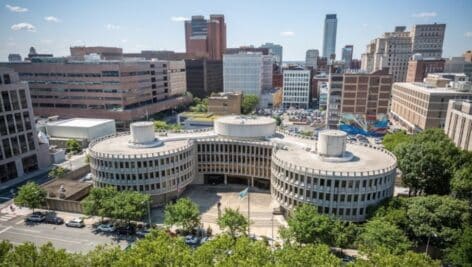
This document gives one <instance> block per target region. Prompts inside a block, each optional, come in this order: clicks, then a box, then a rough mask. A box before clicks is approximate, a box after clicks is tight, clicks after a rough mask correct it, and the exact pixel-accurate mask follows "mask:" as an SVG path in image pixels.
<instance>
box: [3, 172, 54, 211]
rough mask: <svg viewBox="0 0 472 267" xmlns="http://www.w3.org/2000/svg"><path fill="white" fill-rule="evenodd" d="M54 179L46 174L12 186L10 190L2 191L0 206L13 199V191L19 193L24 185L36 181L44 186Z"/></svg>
mask: <svg viewBox="0 0 472 267" xmlns="http://www.w3.org/2000/svg"><path fill="white" fill-rule="evenodd" d="M51 179H52V178H51V177H49V175H48V173H47V172H45V173H43V174H39V175H36V176H34V177H32V178H31V179H28V180H25V181H23V182H20V183H17V184H15V185H12V186H10V187H8V188H5V189H3V190H0V204H2V203H5V202H6V201H8V200H10V199H12V197H13V196H12V190H13V192H15V193H16V192H17V191H18V188H19V187H20V186H22V185H24V184H26V183H27V182H30V181H34V182H36V183H38V184H43V183H45V182H47V181H49V180H51Z"/></svg>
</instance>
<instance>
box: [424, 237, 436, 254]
mask: <svg viewBox="0 0 472 267" xmlns="http://www.w3.org/2000/svg"><path fill="white" fill-rule="evenodd" d="M431 235H432V236H434V237H438V235H436V233H435V232H431V234H430V235H428V241H427V242H426V251H425V253H426V255H429V254H428V248H429V240H430V239H431Z"/></svg>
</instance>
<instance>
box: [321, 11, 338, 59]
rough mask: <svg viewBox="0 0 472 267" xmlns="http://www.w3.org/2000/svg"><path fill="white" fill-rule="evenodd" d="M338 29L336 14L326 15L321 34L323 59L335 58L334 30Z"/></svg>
mask: <svg viewBox="0 0 472 267" xmlns="http://www.w3.org/2000/svg"><path fill="white" fill-rule="evenodd" d="M337 27H338V19H337V17H336V14H328V15H326V18H325V23H324V34H323V57H326V58H333V59H334V58H335V57H336V30H337Z"/></svg>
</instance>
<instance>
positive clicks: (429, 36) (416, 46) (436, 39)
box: [411, 23, 446, 58]
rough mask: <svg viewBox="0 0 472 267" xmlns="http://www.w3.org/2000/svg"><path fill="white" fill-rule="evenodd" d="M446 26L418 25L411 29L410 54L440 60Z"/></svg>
mask: <svg viewBox="0 0 472 267" xmlns="http://www.w3.org/2000/svg"><path fill="white" fill-rule="evenodd" d="M445 31H446V24H436V23H434V24H418V25H414V26H413V28H412V29H411V42H412V50H413V51H412V53H413V54H416V53H420V54H421V55H422V56H423V57H434V58H441V56H442V47H443V42H444V33H445Z"/></svg>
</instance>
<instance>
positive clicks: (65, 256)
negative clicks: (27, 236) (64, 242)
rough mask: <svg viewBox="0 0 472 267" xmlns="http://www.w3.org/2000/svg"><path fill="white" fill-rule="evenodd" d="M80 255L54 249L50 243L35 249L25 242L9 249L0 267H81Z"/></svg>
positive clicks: (31, 244) (34, 246) (32, 245)
mask: <svg viewBox="0 0 472 267" xmlns="http://www.w3.org/2000/svg"><path fill="white" fill-rule="evenodd" d="M82 260H83V258H82V256H81V255H78V254H72V253H68V252H66V251H65V250H64V249H55V248H54V247H53V246H52V244H51V243H46V244H44V245H42V246H40V247H37V246H36V245H34V244H33V243H30V242H26V243H23V244H21V245H18V246H16V247H14V248H13V249H10V250H9V251H8V253H7V254H6V255H5V257H4V258H3V260H2V266H71V267H74V266H83V265H81V261H82Z"/></svg>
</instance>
